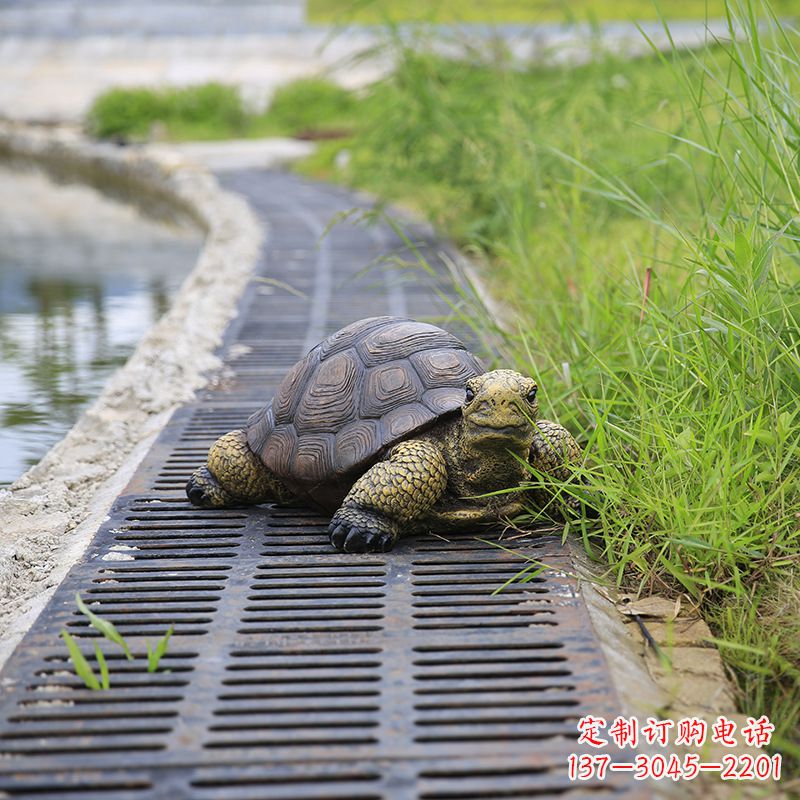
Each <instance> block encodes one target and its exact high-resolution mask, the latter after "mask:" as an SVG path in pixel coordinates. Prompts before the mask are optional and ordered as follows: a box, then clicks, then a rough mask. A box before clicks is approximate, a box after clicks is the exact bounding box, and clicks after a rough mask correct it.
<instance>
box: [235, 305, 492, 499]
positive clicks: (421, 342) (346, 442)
mask: <svg viewBox="0 0 800 800" xmlns="http://www.w3.org/2000/svg"><path fill="white" fill-rule="evenodd" d="M483 372H484V369H483V367H482V366H481V364H480V362H479V361H478V359H477V358H476V357H475V356H474V355H472V353H470V352H469V351H468V350H467V348H466V346H465V345H464V344H463V342H461V341H460V340H459V339H457V338H456V337H455V336H453V335H452V334H450V333H447V331H444V330H442V329H441V328H437V327H436V326H434V325H428V324H426V323H424V322H416V321H414V320H410V319H403V318H401V317H371V318H369V319H362V320H360V321H359V322H354V323H353V324H352V325H348V326H347V327H346V328H342V330H340V331H338V332H337V333H334V334H333V335H332V336H329V337H328V338H327V339H325V341H323V342H320V344H318V345H317V346H316V347H314V348H313V349H312V350H311V351H310V352H309V353H308V354H307V355H306V356H305V358H303V359H301V360H300V361H298V362H297V364H295V366H294V367H293V368H292V369H291V370H290V371H289V373H288V375H286V377H285V378H284V379H283V381H282V382H281V385H280V386H279V387H278V391H277V393H276V395H275V397H274V398H273V399H272V400H271V401H270V402H269V403H268V404H267V405H266V406H264V408H262V409H261V410H260V411H257V412H256V413H255V414H254V415H253V416H252V417H250V419H249V420H248V423H247V441H248V443H249V445H250V448H251V449H252V450H253V452H255V453H256V454H257V455H258V456H259V457H260V458H261V460H262V461H263V462H264V464H265V465H266V466H267V467H269V469H270V470H272V472H274V473H275V474H276V475H277V476H278V477H280V478H281V480H282V481H283V482H284V483H285V484H286V485H287V486H288V487H289V488H291V489H292V490H293V491H294V492H295V493H296V494H297V495H298V496H299V497H305V498H307V499H309V500H311V501H312V502H314V503H316V504H317V505H320V506H322V507H323V508H328V509H335V508H336V507H338V505H339V504H340V503H341V501H342V500H343V499H344V496H345V495H346V494H347V492H348V491H349V489H350V486H351V485H352V483H353V480H354V479H355V478H356V477H357V476H358V475H360V474H361V473H363V472H364V471H365V470H366V469H367V468H368V467H369V466H371V464H373V463H374V462H375V461H377V460H379V458H380V457H381V456H382V455H383V454H384V453H385V452H386V450H387V449H388V448H390V447H391V446H392V445H394V444H396V443H397V442H399V441H400V440H402V439H406V438H409V437H410V436H413V435H414V434H416V433H418V432H419V431H422V430H424V429H425V428H428V427H430V426H431V425H433V424H434V423H435V422H436V421H437V420H438V419H440V418H441V417H442V416H443V415H446V414H451V413H453V412H454V411H456V410H457V409H459V408H460V407H461V405H462V404H463V402H464V383H465V381H467V380H468V379H469V378H471V377H473V376H475V375H480V374H481V373H483Z"/></svg>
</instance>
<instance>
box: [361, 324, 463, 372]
mask: <svg viewBox="0 0 800 800" xmlns="http://www.w3.org/2000/svg"><path fill="white" fill-rule="evenodd" d="M435 347H443V348H447V347H454V348H459V349H464V345H463V344H462V343H461V342H460V341H459V340H458V339H456V337H455V336H453V335H452V334H449V333H447V332H446V331H443V330H442V329H441V328H437V327H436V326H434V325H428V324H427V323H424V322H412V321H411V320H403V321H401V322H394V321H392V322H390V323H388V324H386V325H383V326H381V327H380V328H377V329H376V330H374V331H371V332H370V333H368V334H367V335H366V336H364V338H363V339H361V341H359V342H358V344H357V345H356V349H357V350H358V353H359V355H360V356H361V360H362V361H363V362H364V364H366V365H367V366H368V367H376V366H378V364H386V363H387V362H389V361H396V360H398V359H401V358H408V357H409V356H410V355H411V354H412V353H416V352H419V351H421V350H431V349H433V348H435Z"/></svg>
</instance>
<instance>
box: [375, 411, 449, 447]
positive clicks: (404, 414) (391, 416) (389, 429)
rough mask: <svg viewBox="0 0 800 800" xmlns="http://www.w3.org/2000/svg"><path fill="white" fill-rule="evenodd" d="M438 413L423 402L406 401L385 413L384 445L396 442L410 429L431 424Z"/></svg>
mask: <svg viewBox="0 0 800 800" xmlns="http://www.w3.org/2000/svg"><path fill="white" fill-rule="evenodd" d="M438 416H439V415H438V414H434V413H433V412H432V411H431V410H430V409H429V408H425V406H423V405H422V404H421V403H405V404H403V405H402V406H399V407H398V408H395V409H393V410H392V411H390V412H389V413H388V414H385V415H384V417H383V419H382V420H381V421H382V423H383V438H384V442H383V444H384V446H388V445H390V444H392V442H396V441H397V440H398V439H400V438H402V437H403V436H405V435H406V434H407V433H408V432H409V431H415V430H418V429H419V428H424V427H426V426H427V425H430V424H431V423H432V422H433V421H434V420H435V419H436V417H438Z"/></svg>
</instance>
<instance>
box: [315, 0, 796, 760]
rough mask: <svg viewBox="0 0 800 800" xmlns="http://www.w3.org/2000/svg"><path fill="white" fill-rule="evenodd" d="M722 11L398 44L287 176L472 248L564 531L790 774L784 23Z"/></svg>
mask: <svg viewBox="0 0 800 800" xmlns="http://www.w3.org/2000/svg"><path fill="white" fill-rule="evenodd" d="M727 12H728V14H729V24H730V40H729V41H726V42H712V43H709V46H708V47H707V48H705V49H704V50H701V51H699V52H696V53H680V52H677V51H676V52H672V53H669V54H667V55H660V54H654V55H653V56H652V57H650V58H647V59H642V60H639V61H634V62H627V63H625V62H621V61H617V60H615V59H613V58H604V59H602V60H600V61H598V62H596V63H593V64H591V65H587V66H584V67H579V68H566V67H563V68H560V67H555V68H552V69H538V68H533V69H530V70H527V71H520V70H518V69H515V68H513V67H512V65H510V64H507V63H506V62H504V60H503V58H502V55H501V56H497V57H496V58H495V60H494V61H492V62H483V63H476V62H474V61H473V62H471V63H455V62H447V61H443V60H442V59H440V58H437V57H436V56H433V55H426V54H424V53H420V52H418V51H415V50H411V49H407V48H405V46H404V45H403V44H402V42H395V46H396V48H397V52H398V56H399V59H398V64H399V66H398V68H397V70H396V72H395V73H394V74H393V75H392V76H390V77H389V78H387V79H386V80H384V81H382V82H380V83H378V84H376V85H375V86H374V87H373V88H372V90H371V92H370V93H369V94H368V95H367V96H366V97H365V98H364V100H363V101H362V105H361V107H360V111H359V115H360V116H359V121H360V124H359V128H358V130H357V132H356V134H355V135H354V136H353V137H352V138H351V139H350V140H349V141H347V142H340V143H333V144H329V145H328V146H327V147H326V148H325V149H324V150H323V151H321V152H320V153H318V154H317V156H316V157H315V159H314V160H313V161H312V162H310V163H309V164H308V165H307V167H306V168H307V169H312V170H316V171H317V172H322V173H324V174H329V175H334V176H338V177H339V178H340V179H343V180H347V181H350V182H352V183H354V184H356V185H359V186H363V187H366V188H370V189H373V190H375V191H379V192H381V193H383V194H384V195H388V196H389V197H391V198H395V199H402V200H404V201H408V202H411V203H412V204H413V205H414V206H416V207H417V208H418V209H421V210H423V211H424V212H425V213H427V214H429V215H430V216H432V217H433V218H434V219H435V220H436V221H437V222H438V223H439V224H440V225H441V226H443V227H444V228H445V229H446V230H448V231H449V232H450V233H451V234H453V235H454V236H456V237H457V238H458V239H459V241H460V242H461V244H462V245H464V246H465V247H467V248H468V249H471V250H473V251H475V252H477V253H479V254H480V255H482V256H484V257H485V258H486V259H487V261H488V263H489V264H490V269H489V270H488V271H487V273H486V274H487V278H488V280H489V281H490V283H491V286H492V288H493V289H494V292H495V294H496V295H497V296H499V297H501V298H503V300H504V301H505V303H506V307H507V317H506V319H505V322H506V323H507V324H508V325H510V327H511V330H510V332H509V331H506V345H507V347H506V353H505V357H506V360H507V361H508V362H510V363H511V364H513V365H515V366H516V367H517V368H519V369H520V370H521V371H523V372H527V373H529V374H533V375H534V376H536V377H537V378H538V379H539V380H540V382H541V385H542V387H543V389H544V394H545V397H543V399H542V403H543V407H542V414H543V416H546V417H551V418H552V417H556V418H559V419H560V421H561V422H563V423H565V424H567V425H568V426H570V427H571V428H572V429H573V431H576V432H578V434H579V436H580V437H581V438H582V440H583V443H584V445H585V448H586V452H587V463H586V467H585V469H584V470H583V472H584V475H585V478H586V481H587V482H588V484H589V487H588V488H589V490H590V492H591V493H592V496H594V497H599V498H601V502H600V509H599V512H600V518H599V520H598V521H597V522H596V523H595V522H591V523H589V522H581V521H575V523H574V525H573V530H574V529H576V528H577V529H578V530H580V531H582V534H583V537H584V541H585V543H586V546H587V549H588V550H589V551H590V553H591V554H592V555H593V557H594V558H596V559H597V560H598V561H600V562H602V563H605V564H606V566H607V568H608V570H609V572H610V574H612V575H613V576H614V577H615V578H616V579H617V581H618V582H619V583H621V584H624V585H626V586H628V587H633V588H640V589H641V590H642V591H644V592H648V593H651V592H655V593H663V594H667V595H671V596H678V595H684V596H686V597H688V598H689V600H690V601H691V602H692V603H693V604H695V605H697V606H698V607H699V608H700V609H701V610H702V611H703V613H704V615H705V617H706V619H707V620H708V621H709V622H710V624H711V625H712V628H713V630H714V633H715V636H716V637H717V640H718V643H719V645H720V650H721V653H722V655H723V657H724V658H725V660H726V661H727V663H728V664H729V665H730V666H731V667H732V668H733V669H734V670H736V672H737V674H738V676H739V679H740V686H741V688H742V699H741V706H742V709H743V710H744V711H746V712H747V713H748V714H751V715H752V716H754V717H758V716H760V715H761V714H767V715H768V716H769V717H770V718H771V719H772V721H773V722H774V723H775V724H776V726H777V731H776V735H775V738H774V740H773V743H774V745H775V746H776V747H777V748H778V749H779V750H780V751H781V752H783V753H784V759H785V764H786V767H787V769H788V770H790V771H791V770H794V771H796V770H797V767H798V764H799V763H800V747H798V744H797V729H798V723H799V722H800V652H798V648H797V632H798V628H797V610H798V603H800V580H799V578H798V571H797V565H798V559H799V556H798V553H800V435H798V434H800V406H798V402H797V398H798V397H799V396H800V180H799V177H800V176H799V175H798V143H800V100H798V97H800V52H799V51H798V46H799V44H800V37H798V35H797V33H796V32H794V31H793V30H791V29H790V28H789V27H787V26H786V25H784V24H781V23H780V22H779V21H778V20H777V19H776V18H775V17H774V16H771V15H770V13H769V11H768V10H767V9H766V8H764V7H763V6H761V5H756V4H755V2H753V3H751V2H744V3H741V4H739V3H735V2H733V1H732V2H731V5H730V6H728V8H727ZM343 149H346V150H347V152H348V154H349V157H348V158H347V159H342V158H337V157H336V155H337V153H338V152H339V151H341V150H343ZM337 164H338V165H339V167H337V166H336V165H337ZM343 164H346V166H345V167H342V166H341V165H343ZM488 324H490V323H488Z"/></svg>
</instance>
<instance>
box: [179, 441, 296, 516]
mask: <svg viewBox="0 0 800 800" xmlns="http://www.w3.org/2000/svg"><path fill="white" fill-rule="evenodd" d="M186 496H187V497H188V498H189V500H190V502H191V503H192V505H195V506H200V507H201V508H231V507H235V506H249V505H257V504H258V503H271V502H285V501H287V500H289V499H291V497H292V493H291V492H290V491H289V490H288V489H287V488H286V486H284V484H283V483H282V482H281V481H280V479H278V478H277V477H276V476H275V475H273V474H272V473H271V472H270V471H269V469H267V467H265V466H264V464H263V463H262V461H261V459H260V458H259V457H258V456H257V455H256V454H255V453H254V452H253V451H252V450H251V449H250V446H249V445H248V444H247V436H246V434H245V432H244V431H241V430H236V431H231V432H230V433H226V434H225V435H224V436H221V437H220V438H219V439H217V441H216V442H214V444H213V445H211V448H210V450H209V451H208V463H207V464H206V465H205V466H203V467H200V468H199V469H196V470H195V471H194V473H192V477H191V478H189V481H188V483H187V484H186Z"/></svg>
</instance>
